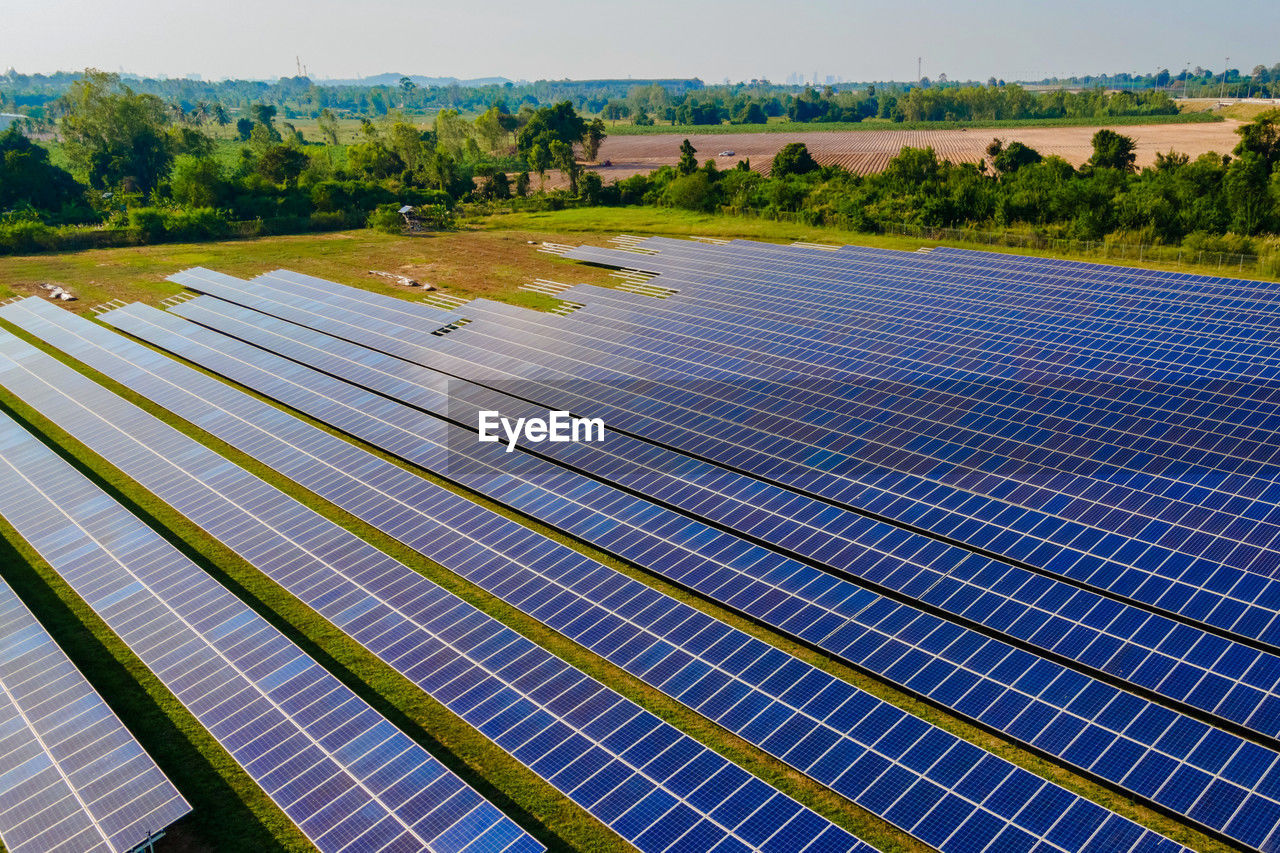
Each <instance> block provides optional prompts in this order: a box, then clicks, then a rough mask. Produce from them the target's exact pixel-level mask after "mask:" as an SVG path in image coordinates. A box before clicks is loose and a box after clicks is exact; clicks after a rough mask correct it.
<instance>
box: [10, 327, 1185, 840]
mask: <svg viewBox="0 0 1280 853" xmlns="http://www.w3.org/2000/svg"><path fill="white" fill-rule="evenodd" d="M33 307H34V306H33ZM66 319H68V320H70V319H74V318H71V317H70V315H67V317H66ZM80 322H81V323H83V322H84V321H80ZM100 331H101V330H100ZM102 334H107V333H106V332H105V331H102ZM108 337H113V338H114V337H116V336H111V335H108ZM118 340H119V341H120V343H122V344H123V343H128V342H127V341H124V340H123V339H118ZM143 352H144V353H145V352H146V351H145V350H144V351H143ZM0 353H4V354H5V355H6V356H7V358H8V359H9V363H7V364H5V363H0V382H3V383H4V384H5V385H6V386H7V387H9V388H10V389H11V390H12V391H14V392H15V393H16V394H18V395H19V396H20V397H23V398H24V399H26V400H28V401H29V402H31V403H32V404H33V405H35V406H36V407H37V408H38V409H40V410H41V411H42V412H43V413H44V414H46V415H47V416H49V417H50V418H51V419H52V420H54V421H55V422H56V423H58V424H59V425H60V426H62V427H63V428H64V429H66V430H67V431H68V432H70V433H71V434H72V435H74V436H76V437H77V438H78V439H80V440H81V441H83V442H84V443H85V444H86V445H87V446H89V447H90V448H91V449H93V450H94V451H95V452H97V453H99V454H100V455H102V456H103V457H104V458H106V459H107V460H108V461H110V462H112V464H114V465H116V466H117V467H119V468H120V469H121V470H123V471H125V473H127V474H128V475H129V476H131V477H133V478H134V479H135V480H137V481H138V482H139V483H141V484H142V485H143V486H145V487H147V488H149V489H150V490H151V491H153V492H154V493H155V494H156V495H157V496H158V497H160V498H161V499H163V500H166V501H168V502H169V503H171V504H172V505H173V506H174V507H175V508H176V509H178V510H179V511H180V512H182V513H183V514H184V515H185V516H187V517H188V518H190V519H191V520H192V521H193V522H195V523H197V524H199V525H201V526H202V527H204V528H205V529H206V530H207V531H208V532H209V533H210V534H211V535H213V536H215V537H216V538H218V539H219V540H221V541H222V542H223V543H224V544H226V545H227V546H228V547H230V548H232V549H233V550H235V551H236V552H237V553H239V554H240V555H241V556H242V557H244V558H245V559H246V560H247V561H249V562H250V563H252V564H253V565H255V566H256V567H257V568H259V569H260V570H262V571H263V572H264V573H266V574H267V575H268V576H269V577H271V578H272V579H273V580H275V581H277V582H278V583H280V584H281V586H283V587H284V588H285V589H287V590H289V591H290V592H292V593H294V594H295V595H297V596H298V597H299V598H300V599H301V600H302V601H303V602H305V603H307V604H308V605H310V606H311V607H313V608H314V609H315V610H316V611H317V612H318V613H320V614H321V615H322V616H324V617H325V618H327V619H329V620H330V621H331V622H333V623H334V624H335V625H337V626H338V627H339V628H341V629H343V630H344V631H346V632H347V633H348V634H350V635H351V636H352V637H353V638H354V639H355V640H357V641H358V642H360V643H362V644H363V645H364V646H365V647H366V648H368V649H369V650H370V651H371V652H373V653H374V654H376V655H378V656H379V657H380V658H381V659H382V660H383V661H385V662H386V663H388V664H389V665H390V666H392V667H394V668H396V669H397V670H398V671H400V672H401V673H402V674H404V675H405V677H407V678H409V679H410V680H411V681H413V682H414V683H416V684H418V685H420V686H421V687H422V688H423V689H424V690H425V691H426V692H428V693H430V694H431V695H432V696H434V697H435V698H436V699H438V700H439V701H441V702H442V703H443V704H444V705H445V706H446V707H448V708H450V709H451V710H453V711H454V712H455V713H457V714H458V715H459V716H461V717H462V718H463V719H465V720H467V721H468V722H470V723H471V724H472V725H474V726H476V727H477V728H478V729H479V730H480V731H481V732H483V733H485V734H486V735H488V736H489V737H490V738H492V739H493V740H494V741H495V742H496V743H498V744H499V745H500V746H502V747H503V748H505V749H506V750H508V751H509V752H510V753H511V754H512V755H513V756H515V757H516V758H517V759H518V760H520V761H521V762H522V763H524V764H525V765H526V766H528V767H529V768H530V769H532V770H533V771H534V772H535V773H538V774H539V775H540V776H542V777H543V778H544V779H546V780H547V781H548V782H550V783H551V784H552V785H553V786H555V787H556V788H557V789H559V790H560V791H561V792H562V793H564V794H565V795H567V796H568V797H569V798H570V799H572V800H574V801H575V802H577V803H578V804H579V805H581V806H582V807H583V808H585V809H586V810H587V811H588V812H590V813H591V814H593V815H594V816H596V817H597V818H599V819H600V820H601V821H602V822H604V823H606V824H607V825H609V826H610V827H611V828H612V829H614V830H615V831H616V832H618V833H619V834H620V835H622V836H623V837H624V838H625V839H627V840H628V841H629V842H630V843H632V844H633V845H635V846H636V847H638V848H639V849H641V850H645V851H664V850H701V849H707V848H709V847H713V846H716V845H720V846H721V847H723V848H724V849H730V848H738V849H741V848H743V847H746V848H748V849H765V848H767V849H777V850H797V851H798V850H803V849H805V848H807V847H809V846H810V845H812V844H814V843H818V844H819V846H820V847H822V848H823V849H832V850H864V849H866V847H865V845H864V844H863V842H861V841H859V840H858V839H856V838H854V837H853V836H851V835H849V834H848V833H847V832H845V831H844V830H842V829H840V828H838V827H836V826H835V825H833V824H831V823H830V822H829V821H827V820H825V819H823V818H820V817H818V816H817V815H816V814H814V813H813V812H811V811H809V810H807V809H805V808H804V807H802V806H800V805H799V804H798V803H796V802H795V801H794V800H792V799H790V798H789V797H786V796H785V795H783V794H781V793H780V792H778V791H777V790H775V789H773V788H772V787H770V786H769V785H767V784H766V783H764V782H762V781H760V780H759V779H757V778H756V777H754V776H751V775H750V774H748V773H747V772H746V771H744V770H742V769H741V768H739V767H737V766H736V765H733V764H731V763H729V762H728V761H726V760H725V759H723V758H722V757H720V756H719V755H717V754H716V753H714V752H711V751H710V750H708V749H706V748H705V747H702V746H700V745H699V744H697V743H696V742H695V741H693V740H692V739H691V738H689V737H688V736H686V735H683V734H681V733H680V732H679V731H678V730H676V729H674V728H672V727H671V726H669V725H668V724H666V723H663V722H662V721H661V720H659V719H658V718H657V717H655V716H654V715H652V714H650V713H649V712H647V711H644V710H642V709H641V708H640V707H639V706H637V705H635V704H634V703H632V702H630V701H629V700H627V699H625V698H623V697H622V696H620V695H618V694H617V693H615V692H614V691H612V690H610V689H609V688H606V687H604V686H603V685H601V684H600V683H598V682H596V681H594V680H593V679H591V678H589V677H587V676H585V675H583V674H582V673H581V672H579V671H578V670H575V669H573V668H572V667H570V666H569V665H568V664H566V663H564V662H563V661H561V660H560V659H558V658H556V657H554V656H552V655H551V654H549V653H548V652H546V651H544V650H543V649H541V648H539V647H538V646H536V645H534V644H533V643H531V642H530V641H528V640H526V639H524V638H523V637H521V636H520V635H518V634H516V633H515V632H513V631H512V630H511V629H509V628H506V627H505V626H503V625H502V624H501V623H499V622H496V621H495V620H493V619H491V618H490V617H488V616H486V615H484V614H483V613H481V612H480V611H478V610H476V609H475V608H473V607H471V606H470V605H467V604H466V603H465V602H463V601H462V600H461V599H458V598H457V597H455V596H453V595H450V594H449V593H447V592H445V591H444V590H443V589H442V588H440V587H439V586H437V585H435V584H433V583H431V582H430V581H429V580H427V579H426V578H425V577H423V576H422V575H420V574H418V573H416V572H414V571H413V570H411V569H409V568H408V567H406V566H404V565H403V564H400V563H398V562H396V561H395V560H393V559H391V558H390V557H388V556H386V555H385V554H383V553H382V552H380V551H377V550H376V549H374V548H373V547H372V546H370V545H368V544H367V543H365V542H363V541H362V540H360V539H359V538H358V537H356V536H355V535H354V534H351V533H349V532H347V531H346V530H344V529H342V528H340V527H338V526H337V525H336V524H334V523H332V522H330V521H328V520H326V519H324V518H323V517H322V516H320V515H318V514H316V513H315V512H313V511H311V510H309V509H307V508H306V507H304V506H303V505H302V504H300V503H298V502H297V501H295V500H293V499H291V498H289V497H287V496H286V495H284V494H283V493H281V492H279V491H277V490H275V489H274V488H272V487H270V486H268V485H267V484H266V483H263V482H262V481H261V480H259V479H257V478H256V477H253V476H252V475H251V474H249V473H248V472H246V471H244V470H243V469H241V468H238V467H236V466H234V465H232V464H231V463H229V462H228V461H227V460H225V459H224V458H222V457H220V456H218V455H217V454H215V453H213V452H212V451H210V450H208V449H207V448H205V447H204V446H203V445H200V444H199V443H198V442H195V441H194V440H192V439H190V438H188V437H186V436H184V435H182V434H181V433H179V432H177V431H175V430H173V429H171V428H170V427H168V426H166V425H164V424H163V423H161V422H159V421H157V420H156V419H155V418H153V417H151V416H150V415H148V414H146V413H145V412H142V411H141V410H139V409H137V408H136V407H134V406H132V405H131V404H129V403H127V402H125V401H124V400H122V399H121V398H119V397H117V396H115V395H114V394H111V393H110V392H108V391H106V389H104V388H102V387H101V386H98V385H96V384H94V383H92V382H91V381H89V380H88V379H86V378H85V377H83V376H82V375H80V374H78V373H76V372H75V371H73V370H71V369H69V368H67V367H66V366H64V365H61V364H60V363H58V362H57V361H55V360H53V359H52V358H50V357H49V356H46V355H43V354H41V353H39V352H38V351H36V350H34V349H33V348H31V347H29V346H27V345H25V344H22V343H21V342H19V341H17V340H16V339H14V338H11V337H10V338H8V339H7V340H6V339H3V338H0ZM151 355H152V356H153V357H155V358H159V357H158V356H155V355H154V354H151ZM195 376H196V377H197V378H198V375H195ZM37 377H39V378H38V379H37ZM215 385H218V386H219V387H220V388H222V389H224V390H225V391H227V392H231V391H232V389H230V388H227V387H226V386H221V385H220V383H215ZM55 388H56V390H54V389H55ZM245 399H246V400H247V399H249V398H245ZM258 405H261V404H258ZM262 409H263V410H265V411H266V412H269V413H275V414H276V415H278V416H280V417H281V418H284V419H285V421H286V422H289V421H291V422H292V423H291V424H290V426H291V427H294V428H304V427H305V425H304V424H301V422H298V421H296V420H294V419H291V418H287V417H285V416H283V415H281V414H280V413H279V412H278V410H275V409H272V408H271V407H265V406H263V407H262ZM189 413H190V412H187V411H184V414H189ZM306 429H310V428H306ZM318 434H319V435H322V436H323V435H324V434H323V433H318ZM329 439H330V441H333V442H337V443H338V444H342V442H340V441H338V440H337V439H333V438H332V437H331V436H330V437H329ZM259 445H261V442H260V441H259ZM285 446H286V447H288V448H290V452H291V453H296V452H297V447H296V446H293V445H288V443H287V442H286V444H285ZM344 446H345V447H348V448H350V449H351V450H355V448H353V447H351V446H350V445H344ZM259 450H260V452H264V453H265V449H263V448H261V447H259ZM295 459H297V461H301V462H303V463H304V466H305V467H306V468H307V469H309V470H311V471H313V472H318V473H323V468H322V467H315V466H322V465H323V464H324V463H323V461H322V460H319V459H314V458H303V457H295ZM375 461H376V460H375ZM422 485H423V486H429V484H426V483H423V484H422ZM431 488H434V487H431ZM445 494H450V493H447V492H446V493H445ZM456 500H457V502H458V505H455V506H453V507H451V508H450V509H451V510H453V511H455V512H457V511H460V510H462V509H465V508H466V507H474V505H473V504H470V503H469V502H466V501H463V500H462V499H460V498H459V499H456ZM463 505H465V506H463ZM477 509H478V508H477ZM499 520H501V519H499ZM451 522H452V523H458V519H451V518H449V517H448V515H447V514H442V515H441V517H440V518H437V519H435V520H434V522H433V523H434V525H435V526H434V527H432V528H428V529H424V530H423V531H422V534H423V536H424V541H434V542H439V543H441V547H449V548H450V549H451V553H452V554H453V555H454V556H455V557H459V558H460V557H467V558H470V559H472V560H474V563H475V569H474V570H475V571H479V570H480V569H482V568H484V567H486V566H489V567H490V568H491V567H492V566H491V563H492V560H491V558H487V557H486V554H485V553H484V549H483V548H477V547H475V545H474V543H471V542H470V541H469V540H466V539H465V538H462V539H459V538H458V534H457V533H456V532H455V531H454V530H453V528H452V527H450V526H449V525H450V523H451ZM521 529H523V528H521ZM677 759H678V760H677ZM694 762H696V763H697V765H698V767H699V768H700V769H701V770H702V771H703V772H705V774H706V775H705V776H701V777H700V778H697V779H696V780H694V779H685V781H683V782H682V781H681V779H682V778H684V777H682V776H681V774H686V775H687V773H688V770H689V767H690V765H691V764H692V763H694ZM659 770H662V771H663V772H661V773H659V772H658V771H659ZM709 779H710V781H708V780H709ZM708 785H710V786H712V787H710V788H707V787H706V786H708ZM711 792H715V796H716V804H715V805H714V806H712V805H699V803H702V802H703V800H704V799H705V797H706V796H707V795H708V794H709V793H711ZM406 793H407V792H406ZM761 814H768V815H769V816H770V817H771V819H772V820H773V821H775V822H773V823H770V824H761V823H760V820H759V816H760V815H761ZM483 829H484V827H483V826H480V827H476V828H475V830H476V831H475V835H479V834H480V832H481V831H482V830H483ZM490 831H493V832H497V829H493V830H490ZM776 833H778V837H776V838H775V837H774V835H775V834H776ZM473 837H474V836H473ZM1150 837H1151V839H1152V841H1150V842H1148V843H1160V842H1159V836H1155V835H1151V836H1150ZM695 839H696V840H695ZM487 843H488V842H486V843H485V844H481V845H480V846H482V847H483V846H486V844H487ZM504 844H505V842H504ZM704 845H705V846H704ZM502 846H504V845H497V847H498V848H499V849H500V848H501V847H502ZM717 849H720V848H717Z"/></svg>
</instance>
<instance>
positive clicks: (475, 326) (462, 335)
mask: <svg viewBox="0 0 1280 853" xmlns="http://www.w3.org/2000/svg"><path fill="white" fill-rule="evenodd" d="M308 307H310V309H314V307H315V306H314V305H312V306H308ZM463 313H465V311H463ZM348 319H349V318H348ZM348 328H349V324H348ZM475 328H477V324H472V325H471V327H467V329H475ZM384 330H385V327H384ZM465 332H466V330H463V333H465ZM348 334H349V332H348ZM457 337H465V334H460V333H451V336H449V339H451V341H452V339H456V338H457ZM507 337H512V336H511V334H509V332H508V334H507ZM433 343H434V342H433ZM593 414H594V412H593ZM1268 684H1274V679H1272V681H1271V683H1268ZM1267 716H1271V715H1267ZM1260 719H1261V717H1260Z"/></svg>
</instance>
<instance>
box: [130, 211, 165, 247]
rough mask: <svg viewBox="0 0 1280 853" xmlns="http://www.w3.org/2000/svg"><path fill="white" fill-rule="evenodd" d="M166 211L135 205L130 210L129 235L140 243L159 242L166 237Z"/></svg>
mask: <svg viewBox="0 0 1280 853" xmlns="http://www.w3.org/2000/svg"><path fill="white" fill-rule="evenodd" d="M164 219H165V216H164V211H163V210H160V209H159V208H155V207H135V208H133V209H132V210H130V211H129V225H128V229H129V236H130V237H132V238H133V240H134V241H135V242H138V243H158V242H160V241H161V240H163V239H164V236H165V223H164Z"/></svg>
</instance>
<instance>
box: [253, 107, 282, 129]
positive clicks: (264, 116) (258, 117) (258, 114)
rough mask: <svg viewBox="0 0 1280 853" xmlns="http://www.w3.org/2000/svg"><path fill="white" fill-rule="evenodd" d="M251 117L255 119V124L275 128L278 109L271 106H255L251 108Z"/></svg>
mask: <svg viewBox="0 0 1280 853" xmlns="http://www.w3.org/2000/svg"><path fill="white" fill-rule="evenodd" d="M249 117H250V118H251V119H253V121H254V123H255V124H265V125H266V126H267V127H274V126H275V120H276V108H275V107H274V106H272V105H271V104H253V105H252V106H250V107H249Z"/></svg>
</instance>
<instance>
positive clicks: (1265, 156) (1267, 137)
mask: <svg viewBox="0 0 1280 853" xmlns="http://www.w3.org/2000/svg"><path fill="white" fill-rule="evenodd" d="M1236 133H1238V134H1240V142H1239V144H1237V145H1236V148H1235V155H1236V156H1237V157H1243V156H1244V155H1245V153H1246V152H1247V153H1252V154H1256V155H1258V157H1260V158H1262V161H1263V162H1264V163H1266V164H1267V170H1268V171H1270V170H1271V169H1274V168H1275V166H1276V163H1278V162H1280V110H1267V111H1266V112H1264V113H1261V114H1260V115H1258V116H1257V117H1256V118H1255V119H1254V120H1253V121H1252V122H1250V123H1249V124H1246V125H1243V126H1241V127H1237V128H1236Z"/></svg>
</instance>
